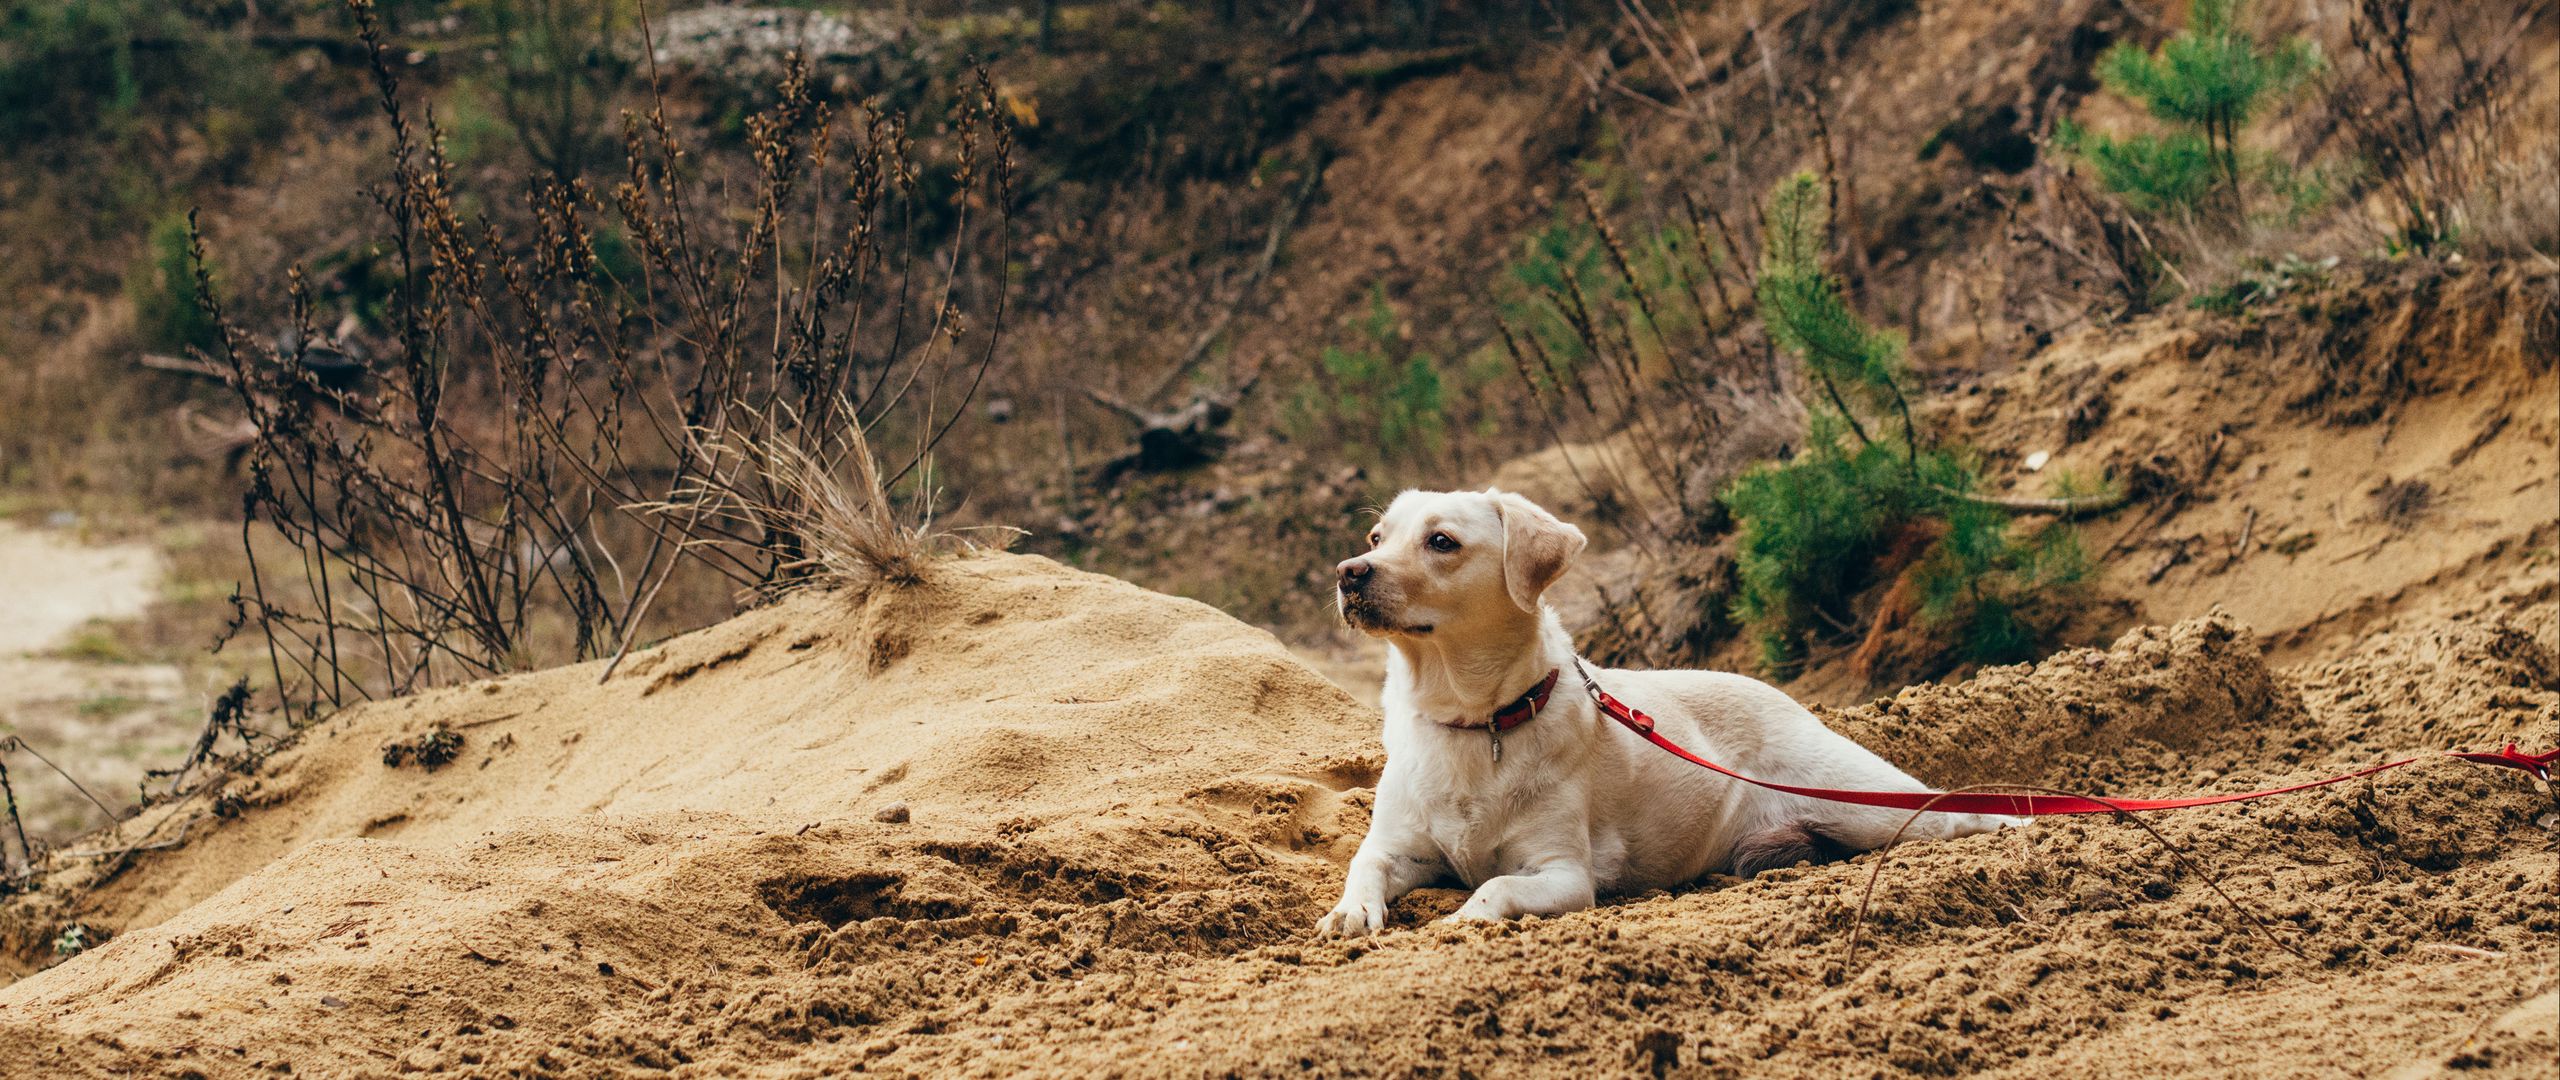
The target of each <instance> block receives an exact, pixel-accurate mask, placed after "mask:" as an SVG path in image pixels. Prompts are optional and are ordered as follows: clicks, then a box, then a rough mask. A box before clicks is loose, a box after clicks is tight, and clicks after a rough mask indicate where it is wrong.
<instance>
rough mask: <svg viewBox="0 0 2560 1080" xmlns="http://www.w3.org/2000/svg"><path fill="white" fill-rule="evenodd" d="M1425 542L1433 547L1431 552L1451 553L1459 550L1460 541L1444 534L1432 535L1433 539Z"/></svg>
mask: <svg viewBox="0 0 2560 1080" xmlns="http://www.w3.org/2000/svg"><path fill="white" fill-rule="evenodd" d="M1425 542H1426V543H1428V544H1430V545H1431V550H1433V551H1439V552H1450V551H1456V550H1458V541H1457V540H1456V539H1455V538H1452V537H1451V536H1450V535H1449V534H1448V533H1444V532H1436V533H1432V534H1431V539H1430V540H1428V541H1425Z"/></svg>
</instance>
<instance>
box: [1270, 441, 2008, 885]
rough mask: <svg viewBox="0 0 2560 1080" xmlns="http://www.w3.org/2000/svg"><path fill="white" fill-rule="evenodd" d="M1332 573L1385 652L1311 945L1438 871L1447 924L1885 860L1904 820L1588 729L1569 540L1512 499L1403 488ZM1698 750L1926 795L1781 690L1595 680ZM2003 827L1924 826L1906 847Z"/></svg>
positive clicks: (1787, 771)
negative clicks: (1376, 733)
mask: <svg viewBox="0 0 2560 1080" xmlns="http://www.w3.org/2000/svg"><path fill="white" fill-rule="evenodd" d="M1369 543H1370V551H1369V553H1368V554H1366V555H1362V556H1360V557H1358V558H1354V559H1349V560H1346V561H1344V562H1343V563H1342V564H1341V566H1340V567H1339V568H1338V569H1339V571H1340V575H1341V579H1340V584H1339V601H1340V604H1341V608H1342V617H1343V619H1344V621H1346V622H1349V623H1350V624H1351V625H1353V626H1356V627H1359V628H1360V629H1361V630H1363V631H1365V632H1367V633H1368V634H1370V635H1371V636H1373V637H1380V638H1384V639H1386V641H1387V644H1388V645H1389V646H1390V648H1389V650H1388V655H1387V683H1386V691H1385V694H1384V703H1385V706H1386V735H1385V739H1386V747H1387V765H1386V769H1385V771H1384V773H1383V774H1382V775H1381V776H1380V777H1379V779H1378V797H1377V805H1376V808H1375V811H1374V813H1373V814H1372V817H1371V821H1370V824H1369V835H1368V836H1367V837H1366V838H1365V839H1363V840H1362V841H1361V842H1360V851H1359V854H1357V855H1355V856H1353V858H1352V860H1351V870H1350V876H1349V879H1348V880H1347V881H1346V882H1345V883H1344V885H1343V890H1342V902H1341V903H1339V904H1336V905H1334V908H1333V911H1332V912H1331V913H1329V914H1327V915H1326V916H1325V917H1324V919H1323V921H1321V922H1319V923H1318V924H1317V929H1318V931H1319V932H1323V933H1335V934H1345V935H1359V934H1365V933H1369V932H1372V931H1375V930H1377V929H1378V928H1379V927H1380V926H1381V925H1383V923H1384V921H1385V919H1386V914H1387V904H1388V903H1389V902H1390V901H1393V900H1394V899H1395V898H1396V897H1399V896H1402V895H1404V894H1405V893H1407V892H1410V891H1412V890H1413V889H1415V888H1416V887H1419V886H1421V885H1424V884H1426V883H1428V882H1430V881H1432V880H1433V879H1435V878H1439V877H1443V876H1454V877H1456V878H1457V879H1458V880H1460V881H1463V882H1466V883H1467V885H1468V886H1469V887H1471V888H1473V889H1474V890H1475V895H1473V896H1471V897H1468V898H1467V902H1466V905H1465V906H1463V907H1461V908H1459V909H1458V912H1457V914H1455V915H1453V916H1451V918H1453V919H1508V918H1512V917H1515V916H1519V915H1526V914H1531V913H1536V914H1541V915H1552V914H1557V913H1560V912H1567V911H1578V910H1581V909H1583V908H1587V907H1590V906H1591V905H1592V903H1593V900H1594V898H1595V897H1596V896H1597V895H1598V894H1600V893H1604V892H1606V893H1626V892H1640V891H1643V890H1646V889H1652V888H1666V887H1671V886H1676V885H1679V884H1682V883H1684V882H1687V881H1691V880H1693V879H1695V878H1697V877H1698V876H1700V875H1702V874H1705V873H1707V872H1708V871H1724V872H1729V873H1733V874H1738V875H1742V876H1746V877H1747V876H1749V875H1752V874H1756V873H1759V872H1760V871H1763V870H1767V869H1771V868H1773V867H1781V866H1792V865H1794V864H1795V863H1796V862H1797V861H1799V860H1802V859H1822V858H1826V857H1836V856H1839V855H1844V854H1847V853H1849V852H1855V851H1866V850H1872V849H1874V848H1878V847H1882V846H1884V844H1885V843H1886V842H1887V841H1888V840H1890V839H1891V838H1892V836H1893V833H1894V830H1896V829H1898V828H1901V827H1902V824H1903V821H1904V820H1905V819H1906V818H1907V817H1908V816H1909V815H1908V814H1907V813H1906V812H1904V811H1900V810H1889V809H1882V808H1876V807H1866V806H1852V805H1845V804H1839V803H1828V802H1820V801H1816V800H1813V799H1808V798H1804V797H1802V796H1797V795H1789V794H1784V793H1781V792H1774V791H1769V790H1766V789H1763V788H1758V787H1753V786H1751V785H1748V784H1743V783H1740V782H1738V781H1734V780H1729V779H1726V778H1725V777H1722V776H1718V775H1716V774H1714V773H1711V772H1708V771H1707V770H1705V769H1701V768H1698V767H1696V766H1694V765H1691V764H1689V763H1687V762H1684V761H1681V760H1679V759H1678V758H1675V757H1672V756H1671V755H1670V754H1667V753H1664V752H1663V751H1662V750H1661V749H1660V748H1657V747H1654V746H1651V745H1648V744H1646V743H1645V742H1644V741H1643V740H1641V739H1639V738H1637V737H1636V736H1635V735H1634V734H1633V733H1631V732H1629V731H1626V730H1625V729H1623V728H1621V727H1619V726H1618V725H1617V724H1615V723H1613V722H1611V721H1610V720H1609V719H1608V718H1607V717H1605V716H1603V715H1601V713H1600V711H1599V709H1598V708H1597V707H1596V706H1595V705H1594V704H1593V703H1592V701H1591V699H1590V697H1589V695H1588V693H1587V692H1586V691H1585V689H1584V688H1583V686H1582V682H1581V678H1580V677H1579V676H1578V675H1577V674H1576V673H1575V670H1574V651H1573V638H1572V637H1571V636H1570V635H1568V634H1566V633H1565V630H1564V625H1563V624H1562V623H1561V622H1560V621H1558V620H1557V618H1556V615H1555V612H1554V610H1553V609H1550V608H1548V607H1547V606H1546V604H1545V603H1544V602H1542V601H1541V600H1540V599H1539V597H1540V595H1541V594H1543V593H1545V592H1546V590H1547V586H1549V585H1552V584H1554V583H1555V580H1556V578H1557V577H1559V576H1561V575H1562V574H1563V573H1564V571H1565V567H1566V566H1567V565H1568V564H1570V563H1571V562H1572V561H1573V558H1574V556H1575V555H1577V554H1579V553H1580V552H1581V551H1582V546H1583V543H1584V541H1583V536H1582V531H1581V530H1580V529H1576V528H1574V527H1573V526H1571V525H1568V524H1565V523H1564V522H1562V521H1558V520H1556V518H1555V516H1554V515H1551V514H1549V513H1547V512H1546V511H1545V510H1542V509H1539V508H1538V506H1537V505H1536V504H1534V503H1531V502H1530V501H1529V500H1527V499H1524V498H1522V497H1520V496H1518V495H1514V494H1510V493H1507V492H1502V491H1496V490H1492V489H1487V490H1485V491H1483V492H1480V493H1479V492H1448V493H1443V492H1421V491H1408V492H1405V493H1404V494H1402V495H1400V496H1397V498H1396V501H1395V502H1394V504H1392V505H1390V506H1389V507H1387V512H1386V514H1385V515H1384V516H1383V517H1381V518H1380V519H1379V521H1378V525H1377V528H1376V529H1375V530H1373V531H1372V532H1371V533H1370V534H1369ZM1594 677H1595V678H1597V680H1598V681H1599V684H1600V686H1601V687H1602V688H1603V689H1605V690H1607V691H1608V692H1609V694H1610V695H1611V696H1612V697H1615V698H1618V699H1619V700H1621V701H1624V702H1626V703H1627V704H1628V705H1631V706H1633V707H1635V708H1636V709H1638V710H1641V711H1643V712H1645V713H1649V714H1651V715H1652V716H1653V717H1654V719H1655V720H1656V721H1657V723H1658V729H1657V730H1659V731H1660V732H1661V733H1662V734H1663V735H1664V736H1665V737H1667V738H1669V739H1670V740H1671V741H1672V742H1674V743H1677V744H1679V745H1680V746H1682V747H1684V748H1686V749H1688V750H1689V751H1690V752H1692V753H1695V754H1698V755H1700V756H1702V757H1705V758H1707V759H1708V760H1710V761H1715V762H1719V763H1721V764H1724V765H1726V766H1728V767H1730V768H1733V769H1735V770H1737V771H1740V772H1741V773H1743V774H1744V775H1747V776H1754V777H1758V778H1761V779H1766V780H1772V781H1777V782H1781V783H1792V784H1797V785H1804V786H1815V787H1830V788H1857V789H1866V790H1891V791H1926V790H1929V789H1928V788H1926V787H1924V786H1923V785H1922V784H1921V783H1920V782H1919V781H1917V780H1914V779H1912V778H1911V777H1910V776H1908V775H1905V774H1904V773H1903V772H1902V770H1900V769H1896V768H1894V767H1893V766H1892V765H1890V764H1887V763H1886V762H1885V761H1884V759H1882V758H1879V757H1877V756H1876V755H1874V754H1872V753H1869V752H1868V751H1867V750H1866V749H1865V748H1863V747H1861V746H1859V745H1857V744H1856V743H1853V742H1850V741H1849V740H1848V739H1846V738H1844V737H1842V736H1841V735H1839V734H1838V733H1837V732H1834V731H1832V730H1831V729H1829V728H1826V727H1824V726H1823V725H1822V721H1821V720H1820V719H1818V718H1816V717H1815V716H1814V715H1813V714H1812V713H1810V712H1807V711H1805V708H1804V707H1803V706H1801V705H1798V704H1796V702H1795V701H1794V699H1792V698H1789V697H1788V696H1787V695H1786V694H1784V693H1781V692H1780V691H1778V690H1777V689H1776V688H1774V687H1771V686H1769V685H1767V684H1765V683H1762V682H1759V681H1757V680H1754V679H1749V678H1745V677H1743V676H1740V675H1729V674H1724V673H1721V672H1710V671H1619V670H1608V669H1601V670H1596V671H1595V672H1594ZM2014 820H2015V819H2010V818H2000V817H1990V816H1983V815H1970V814H1937V813H1931V814H1923V815H1921V816H1920V818H1919V820H1918V821H1916V822H1914V823H1913V824H1912V826H1911V828H1910V830H1909V831H1908V832H1906V833H1905V834H1904V835H1905V836H1906V837H1907V838H1911V839H1922V838H1937V837H1949V836H1961V835H1965V834H1969V833H1976V832H1987V831H1990V830H1992V829H1996V828H1999V827H2000V826H2002V825H2004V824H2008V823H2010V822H2012V821H2014Z"/></svg>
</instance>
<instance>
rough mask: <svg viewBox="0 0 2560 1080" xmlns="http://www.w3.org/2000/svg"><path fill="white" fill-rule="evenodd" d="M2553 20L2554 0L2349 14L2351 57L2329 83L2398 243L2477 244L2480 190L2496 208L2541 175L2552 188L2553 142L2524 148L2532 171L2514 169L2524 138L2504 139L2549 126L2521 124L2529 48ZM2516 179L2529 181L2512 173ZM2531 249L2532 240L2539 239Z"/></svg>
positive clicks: (2400, 3) (2398, 5) (2439, 3)
mask: <svg viewBox="0 0 2560 1080" xmlns="http://www.w3.org/2000/svg"><path fill="white" fill-rule="evenodd" d="M2550 22H2551V12H2550V10H2549V8H2548V5H2543V4H2535V3H2527V2H2523V0H2489V2H2481V3H2474V2H2468V0H2463V2H2456V0H2354V4H2353V7H2352V8H2351V10H2350V11H2349V12H2348V16H2347V30H2348V35H2347V36H2348V42H2349V44H2350V45H2351V46H2352V48H2353V52H2354V67H2353V70H2352V71H2351V72H2349V73H2348V76H2349V77H2342V78H2340V79H2338V80H2335V81H2334V82H2333V84H2332V85H2331V86H2330V88H2329V100H2328V102H2327V107H2328V110H2329V111H2330V113H2331V114H2332V115H2334V116H2335V117H2336V118H2337V119H2338V120H2339V122H2341V123H2342V124H2343V125H2344V126H2345V127H2346V129H2347V133H2348V135H2349V147H2350V149H2351V151H2352V152H2353V153H2355V154H2356V155H2357V156H2358V157H2359V158H2360V159H2362V160H2364V161H2366V162H2369V163H2370V164H2371V166H2372V168H2373V171H2374V174H2375V175H2374V182H2373V187H2374V189H2375V191H2376V193H2377V194H2379V195H2381V196H2382V197H2383V201H2384V202H2385V203H2386V204H2387V205H2388V208H2389V209H2388V211H2387V214H2388V220H2389V221H2390V223H2391V224H2390V228H2389V234H2388V236H2387V240H2388V241H2389V242H2390V243H2391V244H2392V245H2393V246H2395V247H2399V248H2404V249H2406V250H2410V251H2415V252H2418V253H2421V254H2424V253H2429V252H2433V251H2434V250H2436V249H2437V248H2438V247H2439V246H2442V245H2445V244H2447V243H2456V244H2465V245H2468V244H2469V242H2470V241H2469V238H2470V236H2471V234H2472V233H2473V232H2474V229H2473V223H2472V222H2471V221H2468V220H2466V218H2468V217H2470V216H2471V215H2470V214H2469V213H2466V211H2468V210H2470V209H2471V205H2470V204H2471V202H2472V199H2473V197H2474V194H2475V193H2479V194H2482V195H2486V196H2488V197H2489V198H2490V199H2491V200H2493V203H2492V208H2487V209H2489V210H2490V213H2491V215H2492V216H2493V217H2494V216H2504V215H2502V213H2501V212H2500V211H2498V210H2496V209H2494V208H2493V207H2494V205H2495V204H2496V203H2501V202H2504V201H2505V200H2504V199H2503V198H2502V196H2506V195H2509V194H2516V195H2523V196H2525V197H2526V199H2528V200H2530V199H2531V194H2530V187H2529V185H2530V184H2531V182H2532V181H2533V180H2540V181H2542V182H2543V185H2544V186H2543V187H2542V188H2541V189H2540V190H2541V193H2542V194H2544V195H2548V193H2549V191H2550V188H2549V186H2548V181H2549V179H2550V173H2551V168H2550V154H2549V153H2548V152H2547V150H2548V147H2547V145H2546V146H2545V147H2544V148H2542V149H2541V150H2529V151H2527V153H2526V154H2525V159H2527V160H2529V161H2530V162H2532V163H2534V164H2538V165H2540V166H2541V168H2540V169H2538V170H2535V171H2538V172H2540V173H2541V175H2540V176H2538V177H2530V178H2524V177H2516V176H2514V175H2513V173H2514V172H2515V171H2516V170H2515V169H2514V168H2513V166H2514V164H2515V162H2516V159H2514V158H2511V157H2510V156H2509V154H2510V152H2511V151H2512V150H2513V149H2516V148H2515V147H2511V146H2509V145H2507V143H2508V141H2509V140H2510V139H2512V138H2514V137H2516V136H2517V135H2519V134H2522V135H2524V136H2525V137H2527V138H2538V139H2546V140H2547V139H2548V138H2549V137H2550V135H2551V132H2549V131H2548V130H2547V129H2546V130H2542V131H2525V132H2518V131H2517V130H2516V129H2515V128H2514V127H2513V126H2512V125H2513V123H2514V121H2516V120H2517V119H2519V118H2518V117H2516V116H2515V115H2514V114H2515V113H2516V112H2517V111H2518V107H2519V105H2522V104H2525V103H2524V102H2523V100H2522V98H2523V96H2524V95H2525V94H2526V93H2528V92H2529V90H2530V87H2529V85H2528V84H2529V83H2530V82H2531V80H2530V79H2528V78H2526V77H2525V76H2526V71H2525V65H2526V64H2527V63H2529V62H2530V61H2531V59H2532V58H2531V57H2528V56H2525V55H2522V54H2523V52H2524V51H2525V50H2526V49H2527V48H2529V47H2530V43H2531V42H2533V41H2534V40H2535V39H2536V38H2537V37H2540V38H2543V39H2547V38H2548V36H2549V32H2550V26H2549V24H2550ZM2516 179H2524V180H2526V185H2521V186H2511V185H2510V183H2508V182H2509V181H2512V180H2516ZM2531 208H2532V207H2531V206H2530V203H2529V202H2528V206H2527V209H2528V210H2530V209H2531ZM2546 220H2548V219H2546ZM2501 231H2502V232H2503V230H2501ZM2545 232H2546V235H2547V232H2548V229H2546V230H2545ZM2526 250H2535V249H2534V248H2532V247H2531V246H2530V241H2528V246H2527V248H2526ZM2541 250H2546V251H2547V250H2548V249H2547V248H2545V249H2541ZM2519 253H2520V252H2519Z"/></svg>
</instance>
